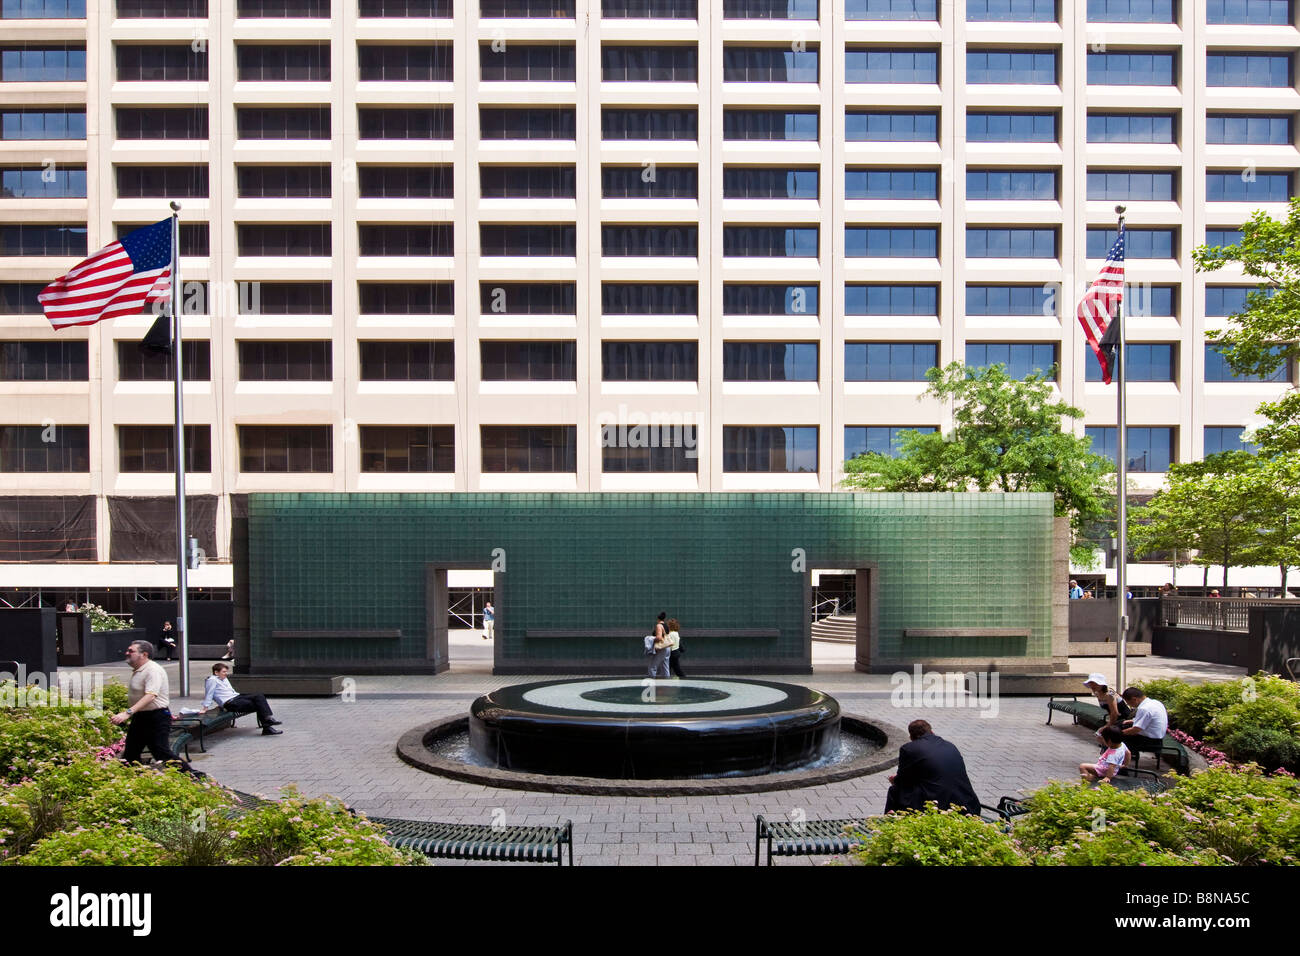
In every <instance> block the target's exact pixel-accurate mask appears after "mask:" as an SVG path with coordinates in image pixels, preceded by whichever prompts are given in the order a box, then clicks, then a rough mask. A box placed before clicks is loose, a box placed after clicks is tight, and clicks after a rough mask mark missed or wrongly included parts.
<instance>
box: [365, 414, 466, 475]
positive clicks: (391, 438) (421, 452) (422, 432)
mask: <svg viewBox="0 0 1300 956" xmlns="http://www.w3.org/2000/svg"><path fill="white" fill-rule="evenodd" d="M358 438H359V439H360V441H361V470H362V471H363V472H365V473H367V474H376V473H383V474H408V473H416V472H419V473H429V472H453V471H455V470H456V426H455V425H362V426H361V428H360V434H359V435H358Z"/></svg>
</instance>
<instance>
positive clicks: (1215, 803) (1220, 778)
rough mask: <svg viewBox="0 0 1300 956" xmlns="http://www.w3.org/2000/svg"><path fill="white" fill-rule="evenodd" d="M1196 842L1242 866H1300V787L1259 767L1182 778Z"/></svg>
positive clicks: (1178, 795) (1181, 792)
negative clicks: (1273, 864)
mask: <svg viewBox="0 0 1300 956" xmlns="http://www.w3.org/2000/svg"><path fill="white" fill-rule="evenodd" d="M1169 796H1170V797H1171V798H1172V799H1174V800H1176V801H1177V802H1178V803H1179V804H1181V805H1182V806H1183V807H1185V808H1186V810H1187V813H1188V820H1189V827H1190V829H1191V833H1192V838H1193V841H1194V842H1195V843H1196V844H1197V845H1198V846H1205V847H1209V848H1212V849H1214V850H1216V851H1218V852H1219V853H1221V854H1222V855H1223V856H1225V857H1226V858H1228V859H1230V860H1232V861H1233V862H1235V863H1238V864H1252V863H1275V864H1283V863H1290V864H1294V863H1296V862H1300V781H1297V780H1296V779H1295V778H1294V777H1287V776H1272V777H1270V776H1265V774H1264V773H1263V772H1261V771H1260V769H1259V768H1258V767H1254V766H1250V767H1228V766H1220V767H1211V768H1209V769H1208V770H1197V771H1195V772H1194V773H1193V774H1192V775H1191V776H1190V777H1180V778H1178V780H1177V782H1176V783H1175V784H1174V787H1173V789H1172V790H1171V791H1170V793H1169Z"/></svg>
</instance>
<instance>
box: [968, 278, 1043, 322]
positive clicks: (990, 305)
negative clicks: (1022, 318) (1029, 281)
mask: <svg viewBox="0 0 1300 956" xmlns="http://www.w3.org/2000/svg"><path fill="white" fill-rule="evenodd" d="M1056 300H1057V295H1056V290H1055V289H1054V288H1053V287H1051V286H1044V285H968V286H966V314H967V315H1056Z"/></svg>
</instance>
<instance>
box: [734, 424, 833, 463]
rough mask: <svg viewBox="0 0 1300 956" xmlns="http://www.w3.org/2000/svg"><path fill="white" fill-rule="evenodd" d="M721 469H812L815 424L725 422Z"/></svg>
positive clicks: (815, 444)
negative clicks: (745, 423)
mask: <svg viewBox="0 0 1300 956" xmlns="http://www.w3.org/2000/svg"><path fill="white" fill-rule="evenodd" d="M722 470H723V471H724V472H787V473H808V472H812V473H816V471H817V426H816V425H806V426H798V427H795V426H791V427H782V426H765V425H726V426H724V427H723V429H722Z"/></svg>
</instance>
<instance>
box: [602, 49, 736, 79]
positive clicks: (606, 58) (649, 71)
mask: <svg viewBox="0 0 1300 956" xmlns="http://www.w3.org/2000/svg"><path fill="white" fill-rule="evenodd" d="M727 55H728V54H727V51H725V50H724V51H723V56H724V58H725V57H726V56H727ZM697 62H698V50H697V49H696V48H695V47H693V46H661V47H653V46H602V47H601V48H600V67H601V81H602V82H604V83H694V82H695V81H696V75H697V70H698V66H697ZM724 62H725V59H724ZM724 72H725V67H724Z"/></svg>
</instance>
